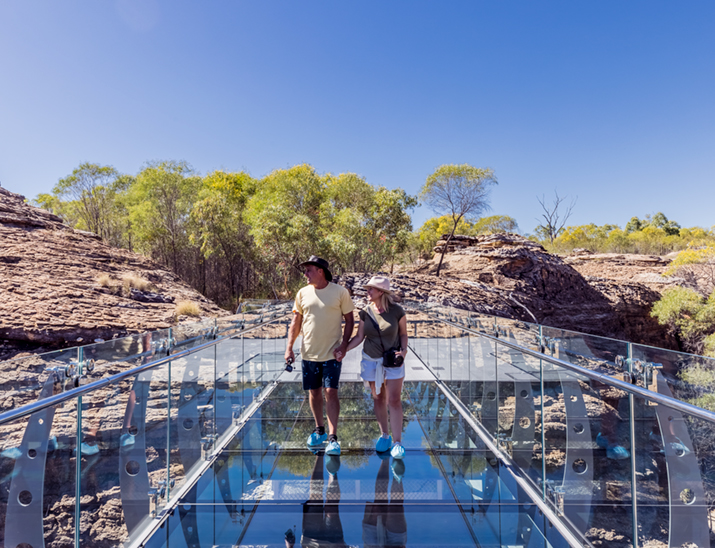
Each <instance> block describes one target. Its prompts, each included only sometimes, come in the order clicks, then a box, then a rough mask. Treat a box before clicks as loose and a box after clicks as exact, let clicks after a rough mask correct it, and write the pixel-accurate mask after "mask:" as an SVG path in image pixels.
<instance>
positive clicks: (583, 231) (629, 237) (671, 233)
mask: <svg viewBox="0 0 715 548" xmlns="http://www.w3.org/2000/svg"><path fill="white" fill-rule="evenodd" d="M535 239H538V238H535ZM541 243H542V244H543V245H544V246H545V247H546V249H547V250H549V251H551V252H554V253H568V252H571V251H573V250H574V249H587V250H589V251H592V252H594V253H642V254H649V255H665V254H667V253H670V252H672V251H680V250H684V249H687V248H688V247H690V248H698V247H701V246H707V245H713V244H715V231H713V229H710V230H707V229H704V228H700V227H692V228H681V227H680V225H679V224H678V223H676V222H674V221H669V220H668V218H667V217H666V216H665V215H664V214H663V213H656V214H655V215H653V216H652V217H651V216H649V215H647V216H646V217H645V218H644V219H639V218H638V217H633V218H631V220H630V221H629V222H628V223H627V224H626V226H625V228H621V227H619V226H617V225H609V224H606V225H600V226H599V225H595V224H588V225H580V226H568V227H566V228H564V229H563V230H562V231H561V232H560V233H559V235H558V236H557V237H556V238H555V239H554V242H553V244H551V243H550V242H548V241H547V240H543V241H541Z"/></svg>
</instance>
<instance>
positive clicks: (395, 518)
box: [362, 459, 407, 548]
mask: <svg viewBox="0 0 715 548" xmlns="http://www.w3.org/2000/svg"><path fill="white" fill-rule="evenodd" d="M404 473H405V464H404V462H402V461H401V460H398V461H395V463H394V464H393V466H392V475H393V481H392V487H391V489H390V496H389V498H388V495H387V486H388V484H389V483H390V461H389V459H383V460H382V462H381V463H380V468H379V470H378V471H377V478H376V479H375V501H374V502H368V503H367V504H365V516H364V517H363V520H362V540H363V542H364V543H365V548H369V547H371V546H375V547H378V546H379V547H388V546H389V547H390V548H398V547H404V546H405V545H406V544H407V522H406V521H405V507H404V506H403V501H404V499H405V492H404V488H403V486H402V476H403V475H404Z"/></svg>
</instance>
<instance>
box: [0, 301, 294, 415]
mask: <svg viewBox="0 0 715 548" xmlns="http://www.w3.org/2000/svg"><path fill="white" fill-rule="evenodd" d="M287 315H288V314H285V315H284V316H287ZM284 316H282V317H284ZM282 317H278V318H273V319H271V320H269V321H267V322H265V323H261V324H258V325H254V326H252V327H250V328H248V329H243V330H241V331H237V332H235V333H232V334H231V335H227V336H225V337H221V338H217V339H214V340H212V341H209V342H207V343H204V344H200V345H198V346H194V347H192V348H188V349H186V350H182V351H181V352H177V353H176V354H171V355H169V356H165V357H163V358H160V359H158V360H154V361H152V362H149V363H145V364H144V365H140V366H138V367H134V368H133V369H129V370H127V371H123V372H121V373H117V374H116V375H112V376H110V377H106V378H104V379H100V380H98V381H94V382H91V383H89V384H86V385H84V386H80V387H78V388H73V389H72V390H68V391H67V392H62V393H61V394H56V395H54V396H49V397H47V398H44V399H41V400H38V401H36V402H33V403H28V404H27V405H23V406H22V407H18V408H17V409H12V410H10V411H6V412H5V413H0V426H2V425H3V424H7V423H8V422H12V421H14V420H17V419H20V418H22V417H26V416H27V415H31V414H33V413H36V412H37V411H41V410H42V409H47V408H48V407H52V406H54V405H58V404H61V403H64V402H66V401H69V400H71V399H74V398H77V397H78V396H83V395H84V394H87V393H89V392H92V391H94V390H96V389H98V388H105V387H107V386H109V385H110V384H114V383H117V382H119V381H122V380H124V379H127V378H129V377H134V376H136V375H138V374H139V373H142V372H144V371H147V370H149V369H153V368H155V367H159V366H160V365H164V364H165V363H169V362H171V361H174V360H179V359H181V358H185V357H186V356H189V355H191V354H194V353H196V352H200V351H201V350H205V349H207V348H211V347H212V346H215V345H217V344H219V343H221V342H223V341H226V340H228V339H230V338H232V337H235V336H236V335H242V334H244V333H249V332H251V331H253V330H255V329H258V328H260V327H263V326H266V325H269V324H271V323H274V322H276V321H278V320H280V319H281V318H282ZM117 362H119V363H121V362H122V360H117V361H116V362H113V363H117Z"/></svg>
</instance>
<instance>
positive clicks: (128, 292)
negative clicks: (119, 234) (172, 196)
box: [0, 188, 227, 359]
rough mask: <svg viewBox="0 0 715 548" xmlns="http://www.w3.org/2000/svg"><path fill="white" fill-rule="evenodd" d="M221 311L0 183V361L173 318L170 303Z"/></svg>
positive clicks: (152, 326) (173, 277)
mask: <svg viewBox="0 0 715 548" xmlns="http://www.w3.org/2000/svg"><path fill="white" fill-rule="evenodd" d="M181 301H191V302H194V303H196V305H198V307H199V308H200V313H201V314H202V315H205V316H216V315H224V314H227V312H226V311H224V310H222V309H220V308H219V307H217V306H216V305H215V304H213V303H212V302H210V301H209V300H208V299H206V298H205V297H203V296H202V295H200V294H199V293H197V292H196V291H194V290H193V289H191V288H190V287H189V286H188V285H186V284H185V283H183V282H182V281H181V280H180V279H179V278H178V277H177V276H176V275H174V274H172V273H171V272H168V271H167V270H165V269H163V268H162V267H161V266H160V265H158V264H156V263H154V262H153V261H151V260H149V259H147V258H146V257H143V256H141V255H138V254H136V253H132V252H131V251H127V250H125V249H117V248H113V247H111V246H108V245H106V244H105V243H104V242H102V240H101V239H100V238H99V237H98V236H96V235H95V234H92V233H89V232H84V231H80V230H73V229H72V228H70V227H68V226H67V225H65V224H63V222H62V220H61V219H60V218H59V217H56V216H55V215H52V214H51V213H48V212H47V211H44V210H42V209H39V208H36V207H33V206H31V205H29V204H27V203H25V199H24V197H23V196H20V195H19V194H14V193H12V192H9V191H7V190H5V189H3V188H0V359H3V358H7V357H9V355H11V354H12V353H13V351H16V350H17V349H18V348H20V347H23V346H24V347H26V348H28V349H32V348H35V349H36V348H37V347H38V346H43V347H44V348H46V349H51V348H58V347H62V346H68V345H77V344H86V343H88V342H92V341H94V340H95V339H97V338H101V339H109V338H112V337H114V336H121V335H124V334H127V333H132V332H140V331H147V330H153V329H161V328H166V327H169V326H171V325H173V324H175V323H176V321H177V318H176V304H177V303H179V302H181Z"/></svg>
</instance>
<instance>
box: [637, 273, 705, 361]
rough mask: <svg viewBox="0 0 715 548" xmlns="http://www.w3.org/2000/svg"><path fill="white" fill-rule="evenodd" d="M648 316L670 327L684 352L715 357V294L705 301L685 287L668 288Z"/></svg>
mask: <svg viewBox="0 0 715 548" xmlns="http://www.w3.org/2000/svg"><path fill="white" fill-rule="evenodd" d="M651 315H652V316H653V317H655V318H657V319H658V322H659V323H660V324H661V325H666V326H668V327H669V328H670V330H671V331H672V332H673V333H674V334H675V336H676V338H677V339H678V340H679V341H680V342H681V345H682V347H683V349H684V350H686V351H688V352H692V353H695V354H703V353H705V352H707V354H708V355H710V356H714V357H715V347H714V346H713V343H715V340H714V339H715V337H713V333H715V292H713V293H711V294H710V296H709V297H708V298H707V299H705V298H704V297H702V296H701V295H699V294H698V293H697V292H696V291H694V290H692V289H688V288H685V287H676V288H673V289H668V290H667V291H665V292H664V293H663V296H662V297H661V299H660V300H659V301H657V302H656V303H655V304H654V305H653V310H652V311H651Z"/></svg>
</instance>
